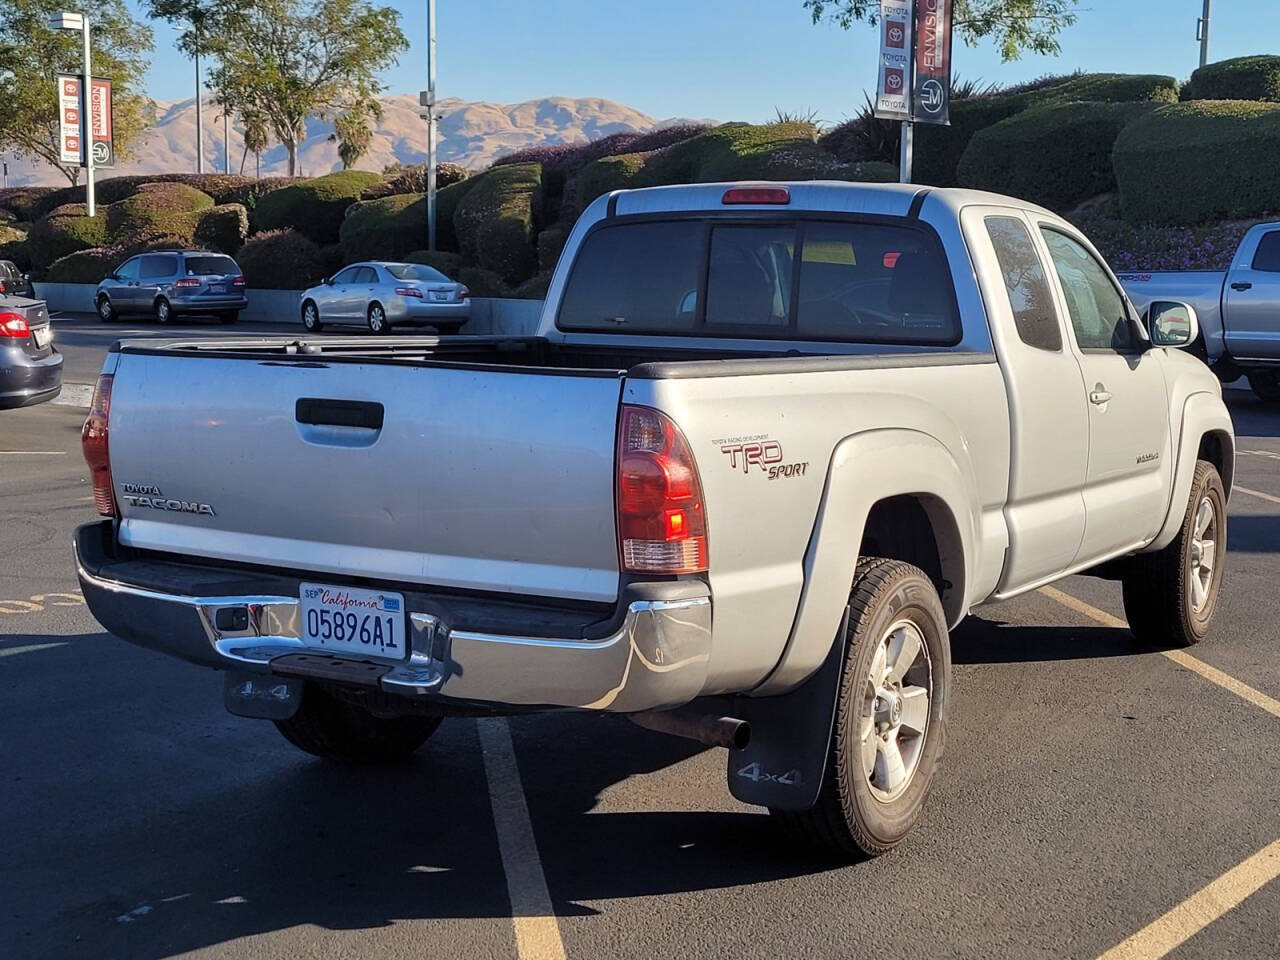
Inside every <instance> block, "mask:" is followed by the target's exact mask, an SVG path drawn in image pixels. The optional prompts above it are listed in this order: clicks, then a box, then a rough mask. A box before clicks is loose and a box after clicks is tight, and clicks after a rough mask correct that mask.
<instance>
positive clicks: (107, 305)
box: [98, 293, 116, 323]
mask: <svg viewBox="0 0 1280 960" xmlns="http://www.w3.org/2000/svg"><path fill="white" fill-rule="evenodd" d="M115 318H116V308H115V307H113V306H112V305H111V300H110V298H109V297H108V296H107V295H106V294H105V293H104V294H103V295H102V296H100V297H98V319H99V320H101V321H102V322H103V323H110V322H111V321H112V320H114V319H115Z"/></svg>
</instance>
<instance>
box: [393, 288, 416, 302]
mask: <svg viewBox="0 0 1280 960" xmlns="http://www.w3.org/2000/svg"><path fill="white" fill-rule="evenodd" d="M396 293H397V294H398V295H399V296H402V297H417V298H418V299H419V300H421V299H422V291H421V290H417V289H415V288H414V287H396Z"/></svg>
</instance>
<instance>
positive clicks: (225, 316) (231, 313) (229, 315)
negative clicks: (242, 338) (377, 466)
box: [218, 310, 240, 323]
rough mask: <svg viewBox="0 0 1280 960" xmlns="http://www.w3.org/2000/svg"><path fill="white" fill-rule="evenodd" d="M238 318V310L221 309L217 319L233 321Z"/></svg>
mask: <svg viewBox="0 0 1280 960" xmlns="http://www.w3.org/2000/svg"><path fill="white" fill-rule="evenodd" d="M239 319H240V311H239V310H222V311H220V312H219V313H218V320H219V321H220V322H221V323H235V322H236V321H237V320H239Z"/></svg>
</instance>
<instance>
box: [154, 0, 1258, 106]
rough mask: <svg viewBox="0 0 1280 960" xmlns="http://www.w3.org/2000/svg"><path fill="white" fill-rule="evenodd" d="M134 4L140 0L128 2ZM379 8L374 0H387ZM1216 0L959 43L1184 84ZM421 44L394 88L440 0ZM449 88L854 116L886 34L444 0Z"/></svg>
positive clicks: (415, 29) (1034, 70) (163, 64)
mask: <svg viewBox="0 0 1280 960" xmlns="http://www.w3.org/2000/svg"><path fill="white" fill-rule="evenodd" d="M130 2H131V3H135V7H136V2H135V0H130ZM375 2H376V0H375ZM1201 5H1202V0H1081V3H1080V6H1079V22H1078V23H1077V24H1076V26H1074V27H1072V28H1071V29H1069V30H1068V31H1066V32H1065V33H1064V34H1063V36H1062V54H1061V56H1059V57H1038V56H1031V55H1028V56H1026V57H1024V58H1023V59H1022V60H1017V61H1014V62H1012V63H1001V62H1000V58H999V56H998V55H997V54H996V52H995V50H994V47H993V45H992V44H990V43H984V44H982V45H980V46H978V47H965V46H963V45H961V44H959V43H957V47H956V53H955V58H954V69H955V71H956V73H958V74H959V75H961V76H963V77H971V78H981V79H982V80H986V81H993V80H997V81H1003V82H1012V81H1018V80H1026V79H1031V78H1033V77H1038V76H1041V75H1043V74H1045V73H1063V72H1068V71H1071V70H1075V69H1077V68H1081V69H1084V70H1091V71H1111V72H1118V73H1162V74H1172V75H1173V76H1175V77H1177V78H1178V79H1180V80H1182V79H1185V78H1186V77H1187V76H1188V75H1189V74H1190V73H1191V71H1192V70H1193V69H1195V67H1196V65H1197V63H1198V56H1199V45H1198V44H1197V43H1196V40H1195V21H1196V18H1197V17H1198V16H1199V15H1200V11H1201ZM393 6H396V7H398V8H399V9H400V11H401V15H402V19H401V25H402V29H403V30H404V32H405V34H406V35H407V36H408V37H409V39H410V41H411V42H412V44H413V46H412V49H410V50H409V52H408V53H407V54H405V55H404V56H403V57H401V59H400V63H399V65H398V66H396V67H393V68H391V69H390V70H388V71H386V73H385V74H384V76H383V80H384V82H385V83H386V84H387V86H388V87H389V88H390V90H391V92H393V93H406V92H416V91H418V90H420V89H422V88H424V87H425V86H426V65H425V49H426V32H427V28H426V3H425V0H415V2H397V3H394V4H393ZM436 19H437V47H438V51H439V62H438V64H437V92H438V95H439V96H440V97H442V98H443V97H451V96H456V97H461V98H463V99H465V100H493V101H498V102H502V103H512V102H517V101H521V100H529V99H533V98H536V97H543V96H552V95H560V96H574V97H588V96H593V97H605V98H608V99H611V100H617V101H619V102H621V103H625V104H627V105H629V106H632V107H635V108H637V109H639V110H643V111H644V112H646V113H648V114H651V115H652V116H654V117H657V118H665V117H673V116H683V117H699V118H701V117H709V118H713V119H717V120H763V119H765V118H768V117H771V116H772V115H773V113H774V109H775V107H776V108H780V109H783V110H788V111H803V112H808V111H810V110H812V111H816V113H817V116H818V118H819V119H820V120H822V121H824V122H829V123H830V122H838V121H840V120H842V119H844V118H845V117H846V116H849V115H851V114H852V113H854V112H855V111H856V109H857V107H858V105H859V104H860V103H861V102H862V90H863V89H864V88H867V87H870V86H871V85H872V84H873V82H874V77H875V66H874V62H875V56H876V45H877V36H876V32H875V31H874V30H871V29H870V28H868V27H866V26H865V25H861V26H860V27H855V28H854V29H852V30H850V31H848V32H846V31H843V30H841V29H839V28H838V27H836V26H833V25H830V24H826V23H823V24H819V25H817V26H814V25H813V24H812V23H811V22H810V18H809V14H808V12H807V11H806V10H805V9H804V8H803V6H802V3H801V0H615V2H608V0H606V2H601V0H438V3H437V13H436ZM154 26H155V35H156V49H155V62H154V65H153V66H152V68H151V71H150V73H149V75H148V78H147V92H148V93H149V94H150V95H151V96H152V97H153V98H155V99H157V100H175V99H180V98H185V97H189V96H191V95H192V89H193V85H194V77H193V75H192V68H191V63H190V61H188V60H186V59H185V58H183V57H182V56H181V54H179V53H178V52H177V51H176V50H174V49H173V38H174V37H175V36H176V34H175V33H174V32H173V31H171V30H170V28H169V27H168V26H167V25H165V24H162V23H157V24H155V25H154ZM1212 39H1213V46H1212V53H1211V56H1212V58H1213V59H1215V60H1219V59H1226V58H1227V57H1235V56H1242V55H1244V54H1251V53H1277V52H1280V0H1217V2H1216V3H1215V4H1214V11H1213V26H1212Z"/></svg>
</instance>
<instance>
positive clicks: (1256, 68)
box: [1182, 56, 1280, 101]
mask: <svg viewBox="0 0 1280 960" xmlns="http://www.w3.org/2000/svg"><path fill="white" fill-rule="evenodd" d="M1182 99H1184V100H1271V101H1276V100H1280V57H1276V56H1256V57H1236V58H1234V59H1232V60H1220V61H1218V62H1217V63H1210V64H1208V65H1206V66H1203V67H1201V68H1200V69H1199V70H1197V71H1196V72H1195V73H1193V74H1191V79H1190V81H1188V82H1187V85H1186V87H1185V88H1184V89H1183V91H1182Z"/></svg>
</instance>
